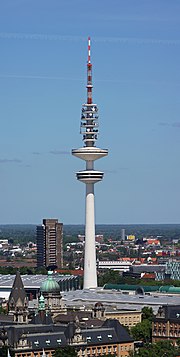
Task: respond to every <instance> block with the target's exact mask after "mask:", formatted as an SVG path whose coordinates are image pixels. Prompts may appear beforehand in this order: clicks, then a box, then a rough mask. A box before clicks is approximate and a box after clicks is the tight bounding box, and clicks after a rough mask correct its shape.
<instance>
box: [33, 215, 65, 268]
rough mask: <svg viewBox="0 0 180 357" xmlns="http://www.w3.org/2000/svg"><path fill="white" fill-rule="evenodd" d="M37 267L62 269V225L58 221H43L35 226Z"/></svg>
mask: <svg viewBox="0 0 180 357" xmlns="http://www.w3.org/2000/svg"><path fill="white" fill-rule="evenodd" d="M36 237H37V267H47V268H52V269H54V268H57V269H59V268H62V266H63V224H62V223H59V222H58V219H43V224H42V225H40V226H37V231H36Z"/></svg>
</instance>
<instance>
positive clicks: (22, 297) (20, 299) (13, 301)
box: [9, 271, 27, 307]
mask: <svg viewBox="0 0 180 357" xmlns="http://www.w3.org/2000/svg"><path fill="white" fill-rule="evenodd" d="M26 303H27V296H26V292H25V289H24V285H23V282H22V279H21V275H20V272H19V271H17V272H16V276H15V279H14V283H13V286H12V289H11V293H10V296H9V305H10V306H11V305H15V306H16V305H18V307H24V305H25V304H26Z"/></svg>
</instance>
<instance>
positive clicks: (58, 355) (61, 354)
mask: <svg viewBox="0 0 180 357" xmlns="http://www.w3.org/2000/svg"><path fill="white" fill-rule="evenodd" d="M53 357H77V352H76V350H75V348H74V347H72V346H67V347H64V348H57V350H56V351H55V352H54V354H53Z"/></svg>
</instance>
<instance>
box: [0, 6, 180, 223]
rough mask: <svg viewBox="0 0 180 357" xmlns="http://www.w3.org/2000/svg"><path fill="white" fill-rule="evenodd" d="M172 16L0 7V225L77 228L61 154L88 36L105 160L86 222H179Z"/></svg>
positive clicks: (69, 174)
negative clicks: (51, 222)
mask: <svg viewBox="0 0 180 357" xmlns="http://www.w3.org/2000/svg"><path fill="white" fill-rule="evenodd" d="M179 10H180V4H179V2H178V1H176V0H175V1H174V2H173V4H170V3H169V2H168V1H162V0H160V1H158V2H155V1H152V2H151V3H149V4H148V3H147V2H146V1H144V0H142V1H138V2H133V1H126V3H124V2H123V1H115V0H113V1H112V2H111V4H110V2H109V1H103V6H102V3H101V2H96V1H95V0H92V2H91V7H89V3H86V2H84V1H81V0H80V1H78V2H76V4H75V3H74V2H73V1H68V2H64V1H63V2H61V3H59V1H56V0H54V1H53V2H51V3H49V2H48V1H41V0H40V1H39V2H38V4H37V2H35V1H27V2H26V4H24V2H23V1H21V0H15V1H13V3H12V1H10V0H8V1H6V3H3V4H1V5H0V20H1V21H0V48H1V61H0V78H1V85H0V112H1V141H0V182H1V219H0V223H1V224H8V223H13V224H16V223H19V224H21V223H34V224H37V223H38V222H40V221H41V219H42V217H52V218H53V217H57V218H58V219H59V220H60V221H61V222H63V223H64V224H82V223H84V196H83V194H82V187H81V185H79V184H78V182H76V180H75V176H74V173H75V172H76V169H77V162H76V160H74V159H73V157H71V148H72V147H78V146H80V145H79V143H80V136H79V133H78V129H79V118H80V108H81V104H82V103H83V102H85V99H86V93H85V90H84V86H85V84H86V69H85V66H84V58H86V41H87V37H88V35H90V36H91V39H92V44H93V47H92V56H93V65H94V67H93V82H94V101H95V102H97V103H98V106H99V108H100V115H99V122H100V137H99V140H98V145H99V147H101V148H106V147H108V148H109V151H110V154H109V156H108V158H106V160H102V162H99V163H98V164H99V166H98V169H100V170H101V171H103V172H105V175H106V180H105V181H104V182H103V185H99V186H98V190H97V194H96V213H97V214H96V223H97V224H100V223H107V224H108V223H109V224H112V223H114V224H135V223H142V224H143V223H179V200H180V193H179V179H180V168H179V158H178V153H179V146H180V119H179V113H180V100H179V86H180V80H179V55H180V39H179V37H178V27H179V22H180V15H179V14H180V11H179ZM87 18H88V19H89V21H87ZM90 19H91V21H90ZM95 191H96V188H95Z"/></svg>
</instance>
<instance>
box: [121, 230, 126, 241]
mask: <svg viewBox="0 0 180 357" xmlns="http://www.w3.org/2000/svg"><path fill="white" fill-rule="evenodd" d="M125 238H126V236H125V229H124V228H122V229H121V240H122V241H124V240H125Z"/></svg>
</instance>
